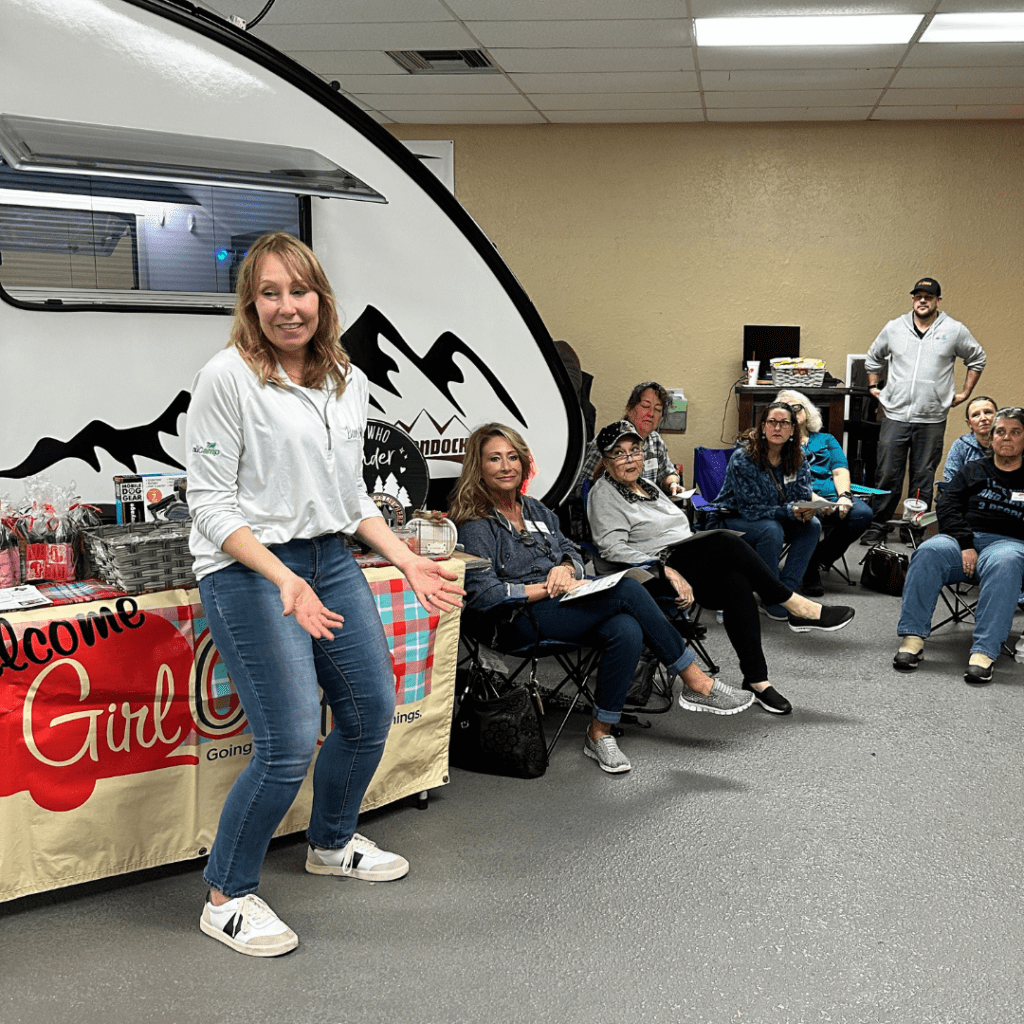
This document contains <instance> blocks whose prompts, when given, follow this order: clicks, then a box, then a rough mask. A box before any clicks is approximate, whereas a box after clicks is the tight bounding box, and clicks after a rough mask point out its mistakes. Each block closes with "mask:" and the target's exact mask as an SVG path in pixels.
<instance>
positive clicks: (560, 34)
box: [466, 18, 691, 49]
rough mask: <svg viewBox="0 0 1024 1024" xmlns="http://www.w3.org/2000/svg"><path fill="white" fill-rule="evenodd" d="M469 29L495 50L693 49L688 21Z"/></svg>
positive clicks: (474, 25) (500, 24)
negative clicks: (652, 47) (680, 47)
mask: <svg viewBox="0 0 1024 1024" xmlns="http://www.w3.org/2000/svg"><path fill="white" fill-rule="evenodd" d="M466 27H467V28H468V29H469V30H470V32H472V33H473V35H475V36H476V37H477V39H479V40H480V42H481V44H482V45H484V46H486V47H488V48H489V49H493V48H495V47H512V46H515V47H520V46H526V47H530V46H532V47H545V48H547V47H552V46H564V47H571V48H573V49H579V48H590V47H600V46H603V47H608V48H610V49H616V48H624V47H634V46H689V45H690V42H691V40H690V33H689V30H688V25H687V22H686V21H685V19H683V18H676V19H674V20H647V21H637V20H630V21H593V20H587V21H469V22H466Z"/></svg>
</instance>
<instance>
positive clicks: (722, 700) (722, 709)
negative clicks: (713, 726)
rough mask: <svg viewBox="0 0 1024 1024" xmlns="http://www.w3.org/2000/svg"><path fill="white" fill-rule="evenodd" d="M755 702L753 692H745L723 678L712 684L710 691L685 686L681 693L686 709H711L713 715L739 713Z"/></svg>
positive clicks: (682, 704) (682, 703)
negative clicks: (698, 691)
mask: <svg viewBox="0 0 1024 1024" xmlns="http://www.w3.org/2000/svg"><path fill="white" fill-rule="evenodd" d="M753 703H754V695H753V694H752V693H744V692H743V691H742V690H737V689H736V688H735V687H733V686H728V685H726V684H725V683H723V682H722V680H721V679H716V680H715V681H714V682H713V683H712V685H711V692H710V693H697V691H696V690H691V689H690V688H689V687H687V686H683V689H682V692H681V693H680V694H679V706H680V707H681V708H684V709H685V710H686V711H710V712H711V714H713V715H738V714H739V713H740V712H741V711H746V710H747V708H749V707H750V705H751V704H753Z"/></svg>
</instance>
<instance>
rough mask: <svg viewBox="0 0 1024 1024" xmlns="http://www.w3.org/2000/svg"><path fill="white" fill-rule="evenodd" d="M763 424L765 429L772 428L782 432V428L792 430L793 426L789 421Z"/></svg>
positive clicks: (773, 421)
mask: <svg viewBox="0 0 1024 1024" xmlns="http://www.w3.org/2000/svg"><path fill="white" fill-rule="evenodd" d="M764 424H765V426H766V427H772V428H773V429H775V430H782V428H783V427H790V428H792V426H793V424H792V423H791V422H790V421H789V420H765V421H764Z"/></svg>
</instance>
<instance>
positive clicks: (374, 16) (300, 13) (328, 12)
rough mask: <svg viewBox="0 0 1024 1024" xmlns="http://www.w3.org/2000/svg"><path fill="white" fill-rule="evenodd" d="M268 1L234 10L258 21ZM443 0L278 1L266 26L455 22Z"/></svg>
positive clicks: (238, 1)
mask: <svg viewBox="0 0 1024 1024" xmlns="http://www.w3.org/2000/svg"><path fill="white" fill-rule="evenodd" d="M263 6H264V0H231V4H230V10H231V13H232V14H237V15H239V16H240V17H242V18H255V17H256V15H257V14H259V12H260V10H261V9H262V8H263ZM451 20H452V15H451V12H450V11H448V10H446V9H445V6H444V4H443V3H442V2H441V0H387V2H386V3H381V0H278V2H277V3H276V4H274V6H273V7H271V8H270V10H269V11H268V12H267V15H266V17H265V18H264V19H263V21H261V22H260V23H259V26H257V27H258V28H259V27H262V26H263V25H330V24H338V23H342V24H353V23H356V22H382V21H451Z"/></svg>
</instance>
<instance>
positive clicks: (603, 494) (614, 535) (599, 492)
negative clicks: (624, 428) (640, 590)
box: [587, 474, 691, 565]
mask: <svg viewBox="0 0 1024 1024" xmlns="http://www.w3.org/2000/svg"><path fill="white" fill-rule="evenodd" d="M640 485H641V486H642V487H643V488H644V490H645V491H647V494H648V498H647V499H642V498H638V499H637V500H635V501H634V500H632V499H631V498H627V497H626V496H625V495H624V494H623V493H622V492H621V491H620V490H619V488H618V487H616V486H615V484H614V483H613V482H612V481H611V480H610V479H609V478H608V475H607V474H605V475H604V476H602V477H601V479H600V480H598V481H597V482H596V483H595V484H594V486H593V487H592V488H591V489H590V496H589V497H588V498H587V518H588V519H589V520H590V532H591V536H592V537H593V540H594V545H595V546H596V547H597V550H598V553H599V554H600V555H601V557H602V558H603V559H605V561H608V562H623V563H626V564H629V565H638V564H640V563H642V562H649V561H651V559H652V558H657V557H658V556H659V555H660V554H661V552H663V551H665V550H667V549H668V548H670V547H672V546H673V545H675V544H679V543H680V542H681V541H684V540H686V538H687V537H689V536H690V535H691V531H690V522H689V520H688V519H687V518H686V513H685V512H683V511H682V510H681V509H680V508H677V507H676V505H675V504H673V502H672V501H671V500H670V499H669V498H667V497H666V496H665V492H664V491H662V490H661V488H659V487H656V486H654V485H653V484H650V483H647V482H646V481H644V480H641V481H640Z"/></svg>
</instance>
